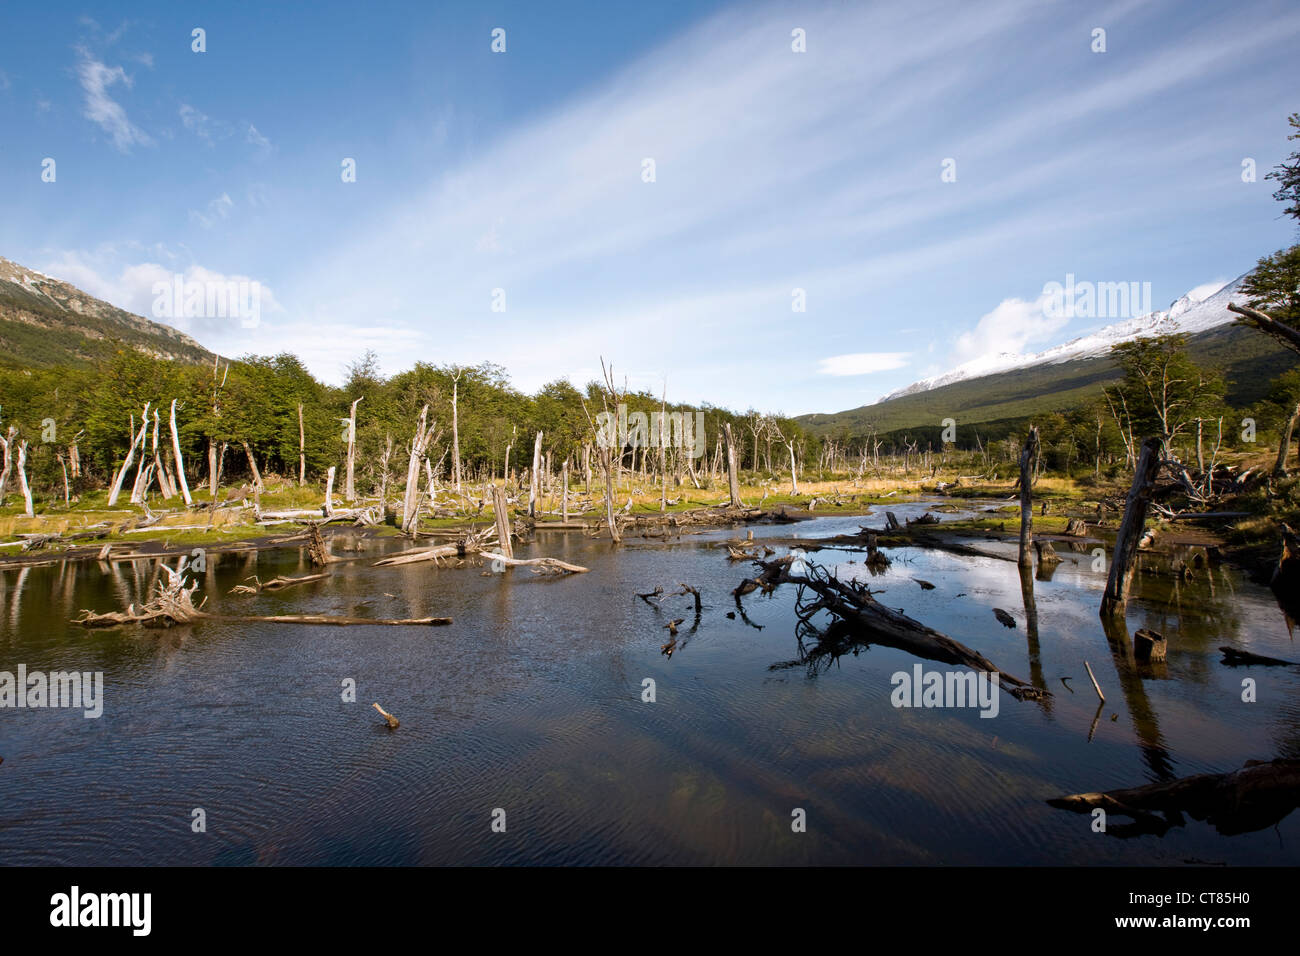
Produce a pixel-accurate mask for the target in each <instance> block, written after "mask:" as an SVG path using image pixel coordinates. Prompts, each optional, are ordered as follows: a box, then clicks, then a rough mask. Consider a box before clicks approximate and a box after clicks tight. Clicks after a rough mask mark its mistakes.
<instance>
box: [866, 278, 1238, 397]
mask: <svg viewBox="0 0 1300 956" xmlns="http://www.w3.org/2000/svg"><path fill="white" fill-rule="evenodd" d="M1244 278H1245V275H1241V276H1238V277H1237V278H1236V279H1234V280H1233V281H1231V282H1229V283H1228V284H1227V285H1225V286H1224V287H1223V288H1221V289H1220V290H1219V291H1218V292H1215V293H1214V294H1213V295H1210V296H1207V297H1206V298H1204V299H1199V300H1198V299H1194V298H1192V296H1191V294H1190V293H1189V294H1187V295H1184V296H1182V297H1180V298H1179V299H1177V300H1176V301H1175V302H1174V303H1173V304H1172V305H1170V306H1169V308H1168V309H1164V310H1157V311H1155V312H1148V313H1147V314H1146V315H1140V316H1138V317H1137V318H1133V319H1124V320H1123V321H1122V322H1116V323H1114V324H1112V325H1107V326H1105V327H1104V328H1101V329H1098V330H1097V331H1095V332H1090V333H1088V334H1087V335H1081V336H1079V337H1078V338H1076V339H1071V340H1070V341H1069V342H1066V343H1065V344H1063V345H1057V346H1054V347H1052V348H1050V349H1046V350H1044V351H1042V352H1032V353H1029V354H1025V355H1021V354H1017V353H1015V352H1003V353H1001V354H999V355H985V356H981V357H980V358H977V359H972V360H971V361H969V362H965V363H963V364H962V365H958V366H957V367H956V368H954V369H952V370H951V371H948V372H944V373H943V374H942V375H936V376H934V377H933V378H925V379H921V381H919V382H913V383H912V384H911V385H908V386H907V387H906V388H900V389H898V390H897V391H894V392H890V393H889V394H888V395H884V396H882V397H881V398H879V399H877V403H879V402H884V401H888V400H889V399H891V398H900V397H902V396H904V395H914V394H916V393H917V392H928V391H929V390H930V389H933V388H940V387H942V386H944V385H951V384H952V383H953V382H961V381H966V380H967V379H972V378H981V377H983V376H985V375H994V374H997V373H999V372H1008V371H1010V370H1012V369H1017V368H1028V367H1030V366H1033V365H1055V364H1058V363H1060V362H1069V361H1072V360H1074V359H1086V358H1098V357H1100V356H1103V355H1105V354H1106V353H1108V352H1109V351H1110V350H1111V348H1112V347H1113V346H1116V345H1118V344H1120V343H1121V342H1131V341H1133V340H1134V339H1141V338H1149V337H1153V336H1157V335H1175V334H1178V333H1188V334H1195V333H1197V332H1204V331H1206V330H1208V329H1212V328H1215V327H1216V326H1220V325H1226V324H1228V323H1230V322H1232V321H1233V320H1234V319H1235V316H1234V315H1233V314H1232V313H1231V312H1229V311H1228V303H1229V302H1236V303H1238V304H1244V303H1245V301H1246V296H1245V295H1243V294H1242V293H1241V292H1239V291H1238V288H1239V287H1240V285H1241V282H1242V280H1243V279H1244Z"/></svg>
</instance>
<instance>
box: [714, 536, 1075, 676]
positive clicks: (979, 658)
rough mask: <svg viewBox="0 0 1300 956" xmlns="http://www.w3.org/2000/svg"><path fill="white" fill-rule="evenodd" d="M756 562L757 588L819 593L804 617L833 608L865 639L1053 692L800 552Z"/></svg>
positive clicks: (801, 609) (806, 607)
mask: <svg viewBox="0 0 1300 956" xmlns="http://www.w3.org/2000/svg"><path fill="white" fill-rule="evenodd" d="M755 563H756V564H757V565H758V566H759V567H760V568H762V574H760V575H759V576H758V577H757V578H756V579H754V581H753V583H754V586H755V587H760V586H763V585H764V584H769V585H770V586H771V587H775V586H777V585H780V584H797V585H799V586H800V588H801V589H805V588H806V589H807V590H810V591H812V592H813V593H814V594H816V595H817V599H816V600H815V601H812V602H808V603H801V605H800V606H799V607H797V608H796V613H797V614H798V615H799V617H800V619H801V620H803V621H807V620H808V619H809V618H811V617H812V615H814V614H815V613H817V612H818V611H822V610H825V611H829V612H830V613H831V614H832V615H834V616H835V617H836V618H838V619H839V621H841V622H843V626H844V627H845V628H847V629H848V630H849V632H850V633H852V634H853V636H855V637H857V638H858V639H859V640H861V642H863V643H868V644H883V645H884V646H886V647H896V648H898V649H899V650H904V651H907V652H908V653H910V654H914V655H916V656H917V657H922V658H925V659H926V660H932V661H939V662H940V663H944V664H958V665H962V666H965V667H969V668H972V669H973V670H977V671H985V672H990V673H995V674H997V675H998V676H999V678H1000V680H999V686H1000V687H1002V689H1003V690H1005V691H1007V692H1008V693H1009V694H1011V695H1012V696H1013V697H1015V698H1017V699H1018V700H1025V699H1040V698H1042V697H1045V696H1050V695H1049V694H1048V693H1047V691H1045V690H1043V689H1041V688H1037V687H1034V686H1033V685H1032V684H1030V683H1029V682H1028V681H1024V680H1021V679H1020V678H1019V677H1016V676H1014V675H1013V674H1008V673H1007V672H1006V671H1004V670H1002V669H1001V668H1000V667H998V666H997V665H996V664H994V663H993V662H992V661H990V660H989V659H988V658H987V657H985V656H984V655H983V654H980V653H979V652H978V651H976V650H973V649H972V648H969V647H967V646H966V645H965V644H962V643H959V642H958V641H954V640H953V639H952V638H951V637H948V636H947V635H945V634H941V633H939V632H938V631H936V630H934V628H931V627H926V626H925V625H924V624H922V623H921V622H920V621H917V620H914V619H913V618H910V617H908V616H907V615H906V614H904V613H902V612H901V611H895V610H893V609H892V608H888V607H885V606H884V605H883V604H881V603H880V602H879V601H877V600H876V599H875V597H873V596H872V594H871V592H870V591H869V590H868V589H867V588H866V587H865V586H863V585H859V584H855V583H853V582H851V581H841V580H839V579H838V578H836V577H835V576H834V575H832V574H830V573H828V572H827V571H826V570H825V569H824V568H820V567H818V566H816V565H813V564H810V563H809V562H808V561H807V560H806V559H801V560H800V562H799V565H795V563H794V556H792V555H787V556H786V557H783V558H779V559H777V560H775V561H758V562H755ZM744 587H745V584H744V583H743V582H742V584H741V587H739V588H737V589H736V592H737V603H738V604H739V592H741V589H742V588H744ZM750 590H753V588H750Z"/></svg>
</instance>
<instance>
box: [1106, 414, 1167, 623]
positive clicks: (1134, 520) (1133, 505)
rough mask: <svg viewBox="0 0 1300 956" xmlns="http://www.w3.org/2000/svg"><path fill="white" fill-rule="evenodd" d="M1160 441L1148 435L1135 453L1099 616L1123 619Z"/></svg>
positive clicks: (1149, 502) (1145, 518)
mask: <svg viewBox="0 0 1300 956" xmlns="http://www.w3.org/2000/svg"><path fill="white" fill-rule="evenodd" d="M1160 450H1161V441H1160V439H1159V438H1158V437H1154V436H1153V437H1151V438H1148V439H1147V440H1146V441H1144V442H1143V443H1142V453H1141V455H1139V456H1138V464H1137V471H1136V472H1135V473H1134V475H1133V485H1132V487H1131V488H1129V492H1128V498H1127V500H1126V501H1125V502H1124V518H1123V520H1122V521H1120V525H1119V531H1118V533H1116V535H1115V554H1114V556H1113V557H1112V559H1111V564H1110V575H1109V576H1108V577H1107V579H1106V592H1105V594H1103V595H1102V599H1101V616H1102V617H1103V618H1123V617H1124V613H1125V610H1126V608H1127V602H1128V591H1129V585H1130V584H1131V583H1132V580H1133V569H1134V563H1135V562H1136V560H1137V551H1138V544H1139V543H1140V542H1141V540H1142V533H1143V531H1144V530H1145V528H1146V521H1147V512H1148V511H1149V510H1150V508H1151V492H1152V489H1153V488H1154V487H1155V481H1156V475H1157V474H1158V473H1159V471H1160V461H1161V456H1160Z"/></svg>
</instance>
